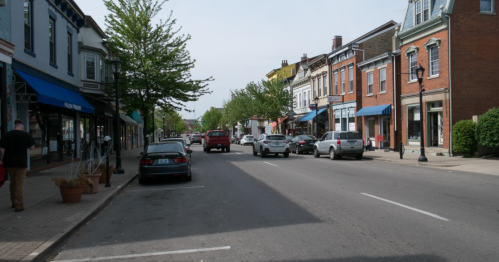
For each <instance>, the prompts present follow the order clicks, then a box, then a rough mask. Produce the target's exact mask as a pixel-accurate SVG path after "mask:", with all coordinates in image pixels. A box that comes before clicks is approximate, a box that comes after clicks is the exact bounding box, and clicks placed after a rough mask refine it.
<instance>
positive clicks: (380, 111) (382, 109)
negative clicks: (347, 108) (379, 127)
mask: <svg viewBox="0 0 499 262" xmlns="http://www.w3.org/2000/svg"><path fill="white" fill-rule="evenodd" d="M391 114H392V105H382V106H370V107H364V108H362V109H361V110H359V111H357V113H356V114H355V116H374V115H391Z"/></svg>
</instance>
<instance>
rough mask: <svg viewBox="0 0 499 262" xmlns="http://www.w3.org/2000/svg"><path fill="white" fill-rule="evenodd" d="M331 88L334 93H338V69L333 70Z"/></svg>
mask: <svg viewBox="0 0 499 262" xmlns="http://www.w3.org/2000/svg"><path fill="white" fill-rule="evenodd" d="M333 82H334V83H333V88H334V90H333V91H334V94H335V95H338V91H339V90H338V71H336V72H334V80H333Z"/></svg>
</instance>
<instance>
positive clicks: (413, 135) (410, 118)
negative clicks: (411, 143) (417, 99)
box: [407, 106, 421, 140]
mask: <svg viewBox="0 0 499 262" xmlns="http://www.w3.org/2000/svg"><path fill="white" fill-rule="evenodd" d="M420 119H421V114H420V107H419V106H415V107H409V108H408V110H407V133H408V136H407V137H408V138H409V139H410V140H419V139H420V138H419V137H420V135H421V120H420Z"/></svg>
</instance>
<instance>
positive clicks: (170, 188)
mask: <svg viewBox="0 0 499 262" xmlns="http://www.w3.org/2000/svg"><path fill="white" fill-rule="evenodd" d="M202 187H204V186H192V187H167V188H158V189H131V190H128V191H156V190H174V189H190V188H202Z"/></svg>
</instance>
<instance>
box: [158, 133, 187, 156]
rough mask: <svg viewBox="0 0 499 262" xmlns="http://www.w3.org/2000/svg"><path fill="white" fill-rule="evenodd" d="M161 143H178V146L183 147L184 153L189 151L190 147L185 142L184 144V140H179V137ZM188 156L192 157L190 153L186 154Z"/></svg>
mask: <svg viewBox="0 0 499 262" xmlns="http://www.w3.org/2000/svg"><path fill="white" fill-rule="evenodd" d="M163 141H164V142H168V141H173V142H177V143H180V144H181V145H182V146H183V147H184V151H185V152H187V151H188V150H189V146H190V145H188V144H187V142H185V140H184V139H183V138H181V137H177V138H168V139H164V140H163ZM188 156H189V158H191V157H192V154H191V153H189V154H188Z"/></svg>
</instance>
